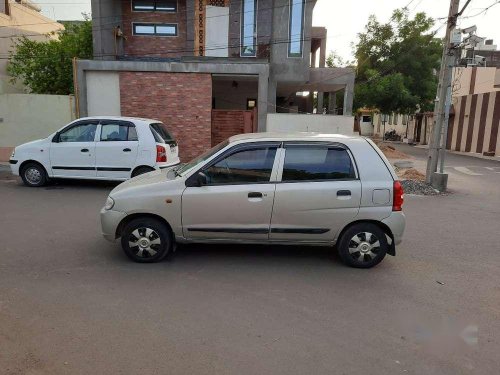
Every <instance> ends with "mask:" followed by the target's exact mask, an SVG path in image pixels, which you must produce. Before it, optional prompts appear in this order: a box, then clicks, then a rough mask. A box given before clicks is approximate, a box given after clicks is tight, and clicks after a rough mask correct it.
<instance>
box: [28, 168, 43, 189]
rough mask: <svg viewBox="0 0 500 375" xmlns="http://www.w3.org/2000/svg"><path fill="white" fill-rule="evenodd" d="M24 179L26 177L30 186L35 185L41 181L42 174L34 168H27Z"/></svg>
mask: <svg viewBox="0 0 500 375" xmlns="http://www.w3.org/2000/svg"><path fill="white" fill-rule="evenodd" d="M24 177H26V180H27V181H28V182H29V183H30V184H32V185H37V184H39V183H40V181H42V174H41V173H40V170H39V169H38V168H36V167H29V168H27V169H26V171H25V172H24Z"/></svg>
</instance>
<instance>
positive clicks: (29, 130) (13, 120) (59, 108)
mask: <svg viewBox="0 0 500 375" xmlns="http://www.w3.org/2000/svg"><path fill="white" fill-rule="evenodd" d="M74 119H75V112H74V98H73V97H72V96H66V95H34V94H3V95H0V161H7V160H8V159H9V156H10V154H11V152H12V148H13V147H15V146H18V145H20V144H21V143H25V142H29V141H33V140H36V139H40V138H45V137H47V136H49V135H50V134H51V133H53V132H55V131H56V130H58V129H59V128H61V127H62V126H64V125H65V124H67V123H69V122H71V121H72V120H74Z"/></svg>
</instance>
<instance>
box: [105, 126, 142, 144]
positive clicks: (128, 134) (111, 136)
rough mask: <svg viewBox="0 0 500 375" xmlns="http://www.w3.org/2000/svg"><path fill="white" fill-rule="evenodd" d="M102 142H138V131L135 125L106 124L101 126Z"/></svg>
mask: <svg viewBox="0 0 500 375" xmlns="http://www.w3.org/2000/svg"><path fill="white" fill-rule="evenodd" d="M101 141H102V142H113V141H114V142H116V141H137V131H136V130H135V126H133V125H129V124H122V123H106V124H103V125H102V126H101Z"/></svg>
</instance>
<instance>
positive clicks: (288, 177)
mask: <svg viewBox="0 0 500 375" xmlns="http://www.w3.org/2000/svg"><path fill="white" fill-rule="evenodd" d="M355 177H356V175H355V172H354V167H353V165H352V162H351V157H350V156H349V153H348V152H347V150H345V149H343V148H338V147H328V146H305V145H304V146H288V147H287V148H286V153H285V163H284V165H283V177H282V181H287V182H291V181H314V180H345V179H353V178H355Z"/></svg>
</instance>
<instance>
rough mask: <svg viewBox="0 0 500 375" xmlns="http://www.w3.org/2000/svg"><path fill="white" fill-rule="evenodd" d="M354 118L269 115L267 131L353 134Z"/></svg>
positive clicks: (286, 114) (287, 114)
mask: <svg viewBox="0 0 500 375" xmlns="http://www.w3.org/2000/svg"><path fill="white" fill-rule="evenodd" d="M353 129H354V117H352V116H333V115H299V114H292V113H269V114H268V115H267V131H270V132H286V133H289V132H315V133H328V134H345V135H353V134H354V131H353Z"/></svg>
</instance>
